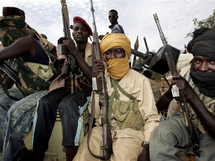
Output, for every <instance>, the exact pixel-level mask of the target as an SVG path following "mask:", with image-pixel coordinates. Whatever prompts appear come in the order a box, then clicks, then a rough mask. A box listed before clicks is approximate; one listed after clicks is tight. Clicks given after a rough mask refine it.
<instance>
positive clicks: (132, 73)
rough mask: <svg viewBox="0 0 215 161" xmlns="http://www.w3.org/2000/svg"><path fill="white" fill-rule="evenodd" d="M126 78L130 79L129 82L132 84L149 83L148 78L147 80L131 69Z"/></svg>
mask: <svg viewBox="0 0 215 161" xmlns="http://www.w3.org/2000/svg"><path fill="white" fill-rule="evenodd" d="M125 78H126V79H128V81H131V82H133V81H134V82H136V83H138V82H142V81H146V82H149V80H148V78H146V77H145V76H144V75H143V74H141V73H139V72H137V71H135V70H133V69H129V71H128V73H127V74H126V75H125Z"/></svg>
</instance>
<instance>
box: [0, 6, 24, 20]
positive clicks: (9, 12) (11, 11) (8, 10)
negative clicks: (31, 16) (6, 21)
mask: <svg viewBox="0 0 215 161" xmlns="http://www.w3.org/2000/svg"><path fill="white" fill-rule="evenodd" d="M2 14H3V16H14V15H16V16H23V17H24V18H25V12H24V11H23V10H21V9H19V8H16V7H3V9H2Z"/></svg>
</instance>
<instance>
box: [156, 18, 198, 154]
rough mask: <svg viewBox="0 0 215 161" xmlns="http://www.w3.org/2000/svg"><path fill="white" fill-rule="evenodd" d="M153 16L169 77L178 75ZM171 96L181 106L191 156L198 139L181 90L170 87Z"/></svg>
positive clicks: (196, 147) (196, 146)
mask: <svg viewBox="0 0 215 161" xmlns="http://www.w3.org/2000/svg"><path fill="white" fill-rule="evenodd" d="M153 16H154V20H155V22H156V24H157V27H158V31H159V33H160V37H161V40H162V42H163V45H164V50H165V56H166V59H167V63H168V66H169V70H170V72H171V75H178V72H177V70H176V66H175V62H174V60H173V57H172V54H171V48H172V47H171V46H170V45H168V44H167V41H166V38H165V36H164V34H163V32H162V29H161V26H160V23H159V20H158V16H157V14H153ZM172 96H173V97H175V98H176V100H177V101H179V103H180V105H181V109H182V110H183V113H184V119H185V124H186V127H187V130H188V133H189V136H190V144H189V147H188V150H187V154H189V155H191V156H193V155H194V154H195V151H196V150H197V149H198V147H199V145H198V139H197V136H196V133H195V131H194V128H193V124H192V122H191V120H190V117H189V111H188V107H187V102H186V98H185V96H184V93H183V92H182V91H181V90H179V89H178V87H177V86H176V85H173V86H172Z"/></svg>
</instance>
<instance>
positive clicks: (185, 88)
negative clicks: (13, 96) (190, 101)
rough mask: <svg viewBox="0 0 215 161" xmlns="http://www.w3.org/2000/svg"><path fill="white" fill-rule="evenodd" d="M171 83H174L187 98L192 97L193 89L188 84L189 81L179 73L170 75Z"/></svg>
mask: <svg viewBox="0 0 215 161" xmlns="http://www.w3.org/2000/svg"><path fill="white" fill-rule="evenodd" d="M172 78H173V81H172V85H173V84H175V85H176V86H177V87H178V89H179V90H181V91H182V92H183V93H184V95H185V96H186V97H187V98H192V96H193V95H194V93H195V91H194V90H193V88H192V87H191V86H190V85H189V83H188V82H187V81H186V80H185V79H184V78H183V77H181V76H180V75H176V76H172Z"/></svg>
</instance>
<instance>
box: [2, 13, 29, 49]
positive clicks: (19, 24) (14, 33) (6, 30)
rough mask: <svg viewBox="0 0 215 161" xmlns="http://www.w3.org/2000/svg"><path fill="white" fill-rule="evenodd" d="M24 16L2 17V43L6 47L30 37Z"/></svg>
mask: <svg viewBox="0 0 215 161" xmlns="http://www.w3.org/2000/svg"><path fill="white" fill-rule="evenodd" d="M26 28H27V24H26V23H25V18H24V16H2V17H0V41H1V42H2V45H3V46H4V47H7V46H9V45H11V44H12V43H13V42H14V41H15V40H17V39H19V38H21V37H23V36H27V35H29V34H28V32H27V31H26Z"/></svg>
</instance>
